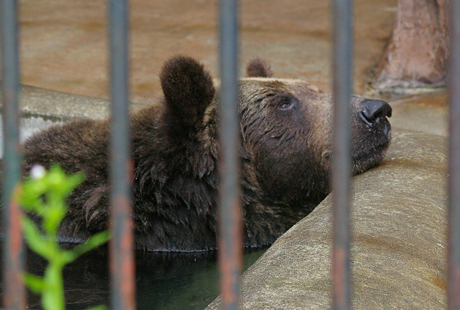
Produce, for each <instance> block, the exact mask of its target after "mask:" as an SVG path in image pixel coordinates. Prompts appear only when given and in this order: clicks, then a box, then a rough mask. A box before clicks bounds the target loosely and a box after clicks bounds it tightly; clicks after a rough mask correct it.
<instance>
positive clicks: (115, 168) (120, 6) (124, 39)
mask: <svg viewBox="0 0 460 310" xmlns="http://www.w3.org/2000/svg"><path fill="white" fill-rule="evenodd" d="M109 37H110V71H111V72H110V74H111V84H110V92H111V98H112V119H111V144H110V145H111V149H110V181H111V187H112V191H111V197H110V205H111V221H110V222H111V230H112V240H111V242H110V271H111V294H112V295H111V296H112V298H111V302H112V304H111V309H114V310H134V309H135V308H136V299H135V291H136V289H135V261H134V236H133V225H132V219H131V213H132V207H131V204H130V201H131V190H130V188H131V187H130V177H131V175H132V163H131V160H130V129H129V107H128V100H129V89H128V88H129V86H128V85H129V82H128V70H129V69H128V61H129V58H128V48H129V45H128V44H129V42H128V4H127V1H126V0H110V2H109Z"/></svg>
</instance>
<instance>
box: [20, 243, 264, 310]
mask: <svg viewBox="0 0 460 310" xmlns="http://www.w3.org/2000/svg"><path fill="white" fill-rule="evenodd" d="M107 252H108V251H107V247H106V246H105V247H102V248H99V249H96V250H94V251H92V252H90V253H88V254H86V255H85V256H83V257H81V258H79V259H78V260H77V261H76V262H74V263H72V264H70V265H68V266H66V268H65V270H64V285H65V296H66V309H68V310H81V309H87V308H89V307H92V306H97V305H102V304H105V305H108V304H109V303H110V290H109V285H110V284H109V272H108V254H107ZM263 252H264V250H257V251H252V252H248V253H246V254H245V256H244V264H243V265H244V269H246V268H247V267H249V266H250V265H252V264H253V263H254V262H255V261H256V260H257V259H258V258H259V257H260V255H261V254H262V253H263ZM45 266H46V262H45V261H44V260H43V259H42V258H40V257H39V256H37V255H36V254H34V253H32V252H30V251H28V253H27V269H28V270H29V272H32V273H34V274H38V275H42V274H43V271H44V268H45ZM136 286H137V309H139V310H154V309H166V310H174V309H177V310H179V309H180V310H182V309H190V310H198V309H204V308H205V307H206V306H207V305H208V304H209V303H210V302H212V301H213V300H214V299H215V298H216V297H217V296H218V295H219V273H218V264H217V261H216V252H204V253H203V252H202V253H154V252H141V251H137V252H136ZM28 305H29V308H28V309H41V307H40V299H39V297H38V296H36V295H33V294H32V293H29V301H28Z"/></svg>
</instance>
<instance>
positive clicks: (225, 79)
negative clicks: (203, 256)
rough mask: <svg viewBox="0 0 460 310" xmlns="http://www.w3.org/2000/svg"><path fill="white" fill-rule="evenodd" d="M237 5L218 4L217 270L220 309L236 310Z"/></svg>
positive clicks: (239, 252) (238, 250) (233, 0)
mask: <svg viewBox="0 0 460 310" xmlns="http://www.w3.org/2000/svg"><path fill="white" fill-rule="evenodd" d="M237 11H238V2H237V1H236V0H221V1H220V75H221V80H222V87H221V94H220V96H221V97H220V107H219V122H220V128H219V139H220V147H221V159H220V160H221V162H220V166H219V171H220V186H219V188H220V193H219V206H220V209H219V210H220V226H219V234H220V236H219V268H220V273H221V296H222V303H223V309H232V310H236V309H238V295H239V275H240V272H241V258H242V233H241V230H242V228H241V226H242V223H241V211H240V209H241V201H240V199H241V198H240V188H239V170H240V165H239V148H240V144H239V133H238V132H239V131H238V130H239V116H238V106H237V105H238V80H237V79H238V12H237Z"/></svg>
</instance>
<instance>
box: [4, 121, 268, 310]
mask: <svg viewBox="0 0 460 310" xmlns="http://www.w3.org/2000/svg"><path fill="white" fill-rule="evenodd" d="M61 122H62V121H60V120H58V119H56V118H43V117H37V116H28V117H25V118H22V119H21V120H20V127H21V128H20V139H21V141H24V140H25V139H26V138H27V137H29V136H30V135H32V134H33V133H35V132H37V131H38V130H41V129H44V128H46V127H49V126H51V125H53V124H57V123H61ZM0 124H1V118H0ZM0 139H1V140H0V141H3V135H2V134H1V131H0ZM1 145H3V143H0V146H1ZM0 151H1V154H2V156H3V149H0ZM263 252H264V250H256V251H251V252H247V253H246V254H245V256H244V259H243V268H244V269H246V268H247V267H249V266H250V265H252V263H253V262H255V261H256V260H257V259H258V258H259V256H260V255H262V253H263ZM26 256H27V263H26V265H27V267H26V269H27V270H28V271H29V272H31V273H33V274H37V275H43V271H44V269H45V267H46V262H45V261H44V260H43V259H42V258H41V257H39V256H37V255H36V254H34V253H33V252H31V251H27V254H26ZM216 256H217V255H216V252H214V251H211V252H199V253H156V252H142V251H137V252H136V286H137V309H139V310H144V309H145V310H147V309H148V310H154V309H166V310H173V309H178V310H179V309H181V310H182V309H190V310H198V309H204V308H205V307H206V306H207V305H208V304H209V303H210V302H211V301H213V300H214V299H215V298H216V297H217V296H218V295H219V272H218V266H217V259H216ZM0 258H1V256H0ZM0 273H1V268H0ZM64 285H65V296H66V309H67V310H81V309H87V308H89V307H92V306H97V305H103V304H105V305H109V303H110V290H109V272H108V254H107V247H106V246H104V247H101V248H99V249H96V250H93V251H92V252H90V253H87V254H86V255H84V256H83V257H80V258H79V259H78V260H77V261H75V262H74V263H72V264H70V265H68V266H66V268H65V269H64ZM0 290H3V286H2V285H1V286H0ZM0 293H1V292H0ZM0 307H1V305H0ZM28 309H41V307H40V299H39V296H36V295H34V294H32V293H30V292H29V293H28Z"/></svg>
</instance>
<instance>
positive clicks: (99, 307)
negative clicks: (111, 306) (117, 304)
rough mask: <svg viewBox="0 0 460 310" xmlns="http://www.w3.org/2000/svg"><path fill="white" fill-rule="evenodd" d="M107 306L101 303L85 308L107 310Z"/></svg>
mask: <svg viewBox="0 0 460 310" xmlns="http://www.w3.org/2000/svg"><path fill="white" fill-rule="evenodd" d="M107 309H108V308H107V306H104V305H101V306H96V307H92V308H88V309H87V310H107Z"/></svg>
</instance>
